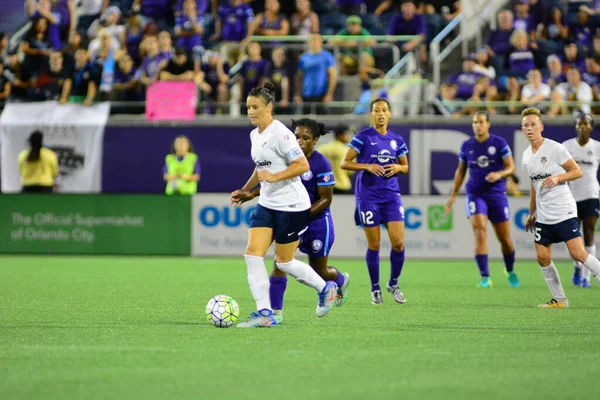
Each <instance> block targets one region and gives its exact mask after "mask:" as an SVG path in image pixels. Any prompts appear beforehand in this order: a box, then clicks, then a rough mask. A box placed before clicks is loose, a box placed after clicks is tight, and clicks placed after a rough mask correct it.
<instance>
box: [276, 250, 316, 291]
mask: <svg viewBox="0 0 600 400" xmlns="http://www.w3.org/2000/svg"><path fill="white" fill-rule="evenodd" d="M277 268H279V269H280V270H281V271H283V272H285V273H286V274H290V275H291V276H293V277H294V278H296V280H297V281H298V282H300V283H304V284H305V285H306V286H310V287H311V288H314V289H316V290H317V292H319V293H321V292H322V291H323V289H324V288H325V281H324V280H323V278H321V277H320V276H319V274H317V273H316V272H315V270H314V269H312V267H311V266H310V265H308V264H306V263H303V262H302V261H299V260H296V259H293V260H292V261H290V262H286V263H277ZM268 282H269V281H268V280H267V283H268ZM268 295H269V287H268V286H267V296H268Z"/></svg>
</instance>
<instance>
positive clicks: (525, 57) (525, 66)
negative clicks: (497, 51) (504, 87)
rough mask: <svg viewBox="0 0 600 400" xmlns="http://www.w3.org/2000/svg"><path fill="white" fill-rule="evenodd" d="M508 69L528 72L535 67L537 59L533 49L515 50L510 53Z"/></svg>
mask: <svg viewBox="0 0 600 400" xmlns="http://www.w3.org/2000/svg"><path fill="white" fill-rule="evenodd" d="M508 69H509V70H510V71H511V72H520V73H527V72H529V71H531V70H532V69H535V59H534V56H533V53H532V52H531V50H529V49H527V50H517V49H515V50H513V51H512V52H511V53H510V54H509V55H508Z"/></svg>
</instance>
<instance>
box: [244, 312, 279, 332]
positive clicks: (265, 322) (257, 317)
mask: <svg viewBox="0 0 600 400" xmlns="http://www.w3.org/2000/svg"><path fill="white" fill-rule="evenodd" d="M275 325H277V321H276V320H275V316H274V315H273V311H271V310H269V309H267V308H263V309H262V310H258V311H257V312H253V313H252V314H250V316H249V317H248V319H247V320H246V321H244V322H240V323H239V324H237V327H238V328H270V327H272V326H275Z"/></svg>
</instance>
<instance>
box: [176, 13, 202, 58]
mask: <svg viewBox="0 0 600 400" xmlns="http://www.w3.org/2000/svg"><path fill="white" fill-rule="evenodd" d="M196 24H197V25H199V26H204V17H202V16H200V15H199V16H197V17H196ZM175 26H176V27H178V28H179V29H181V31H182V32H193V31H194V25H193V24H192V22H191V21H190V17H188V16H187V15H182V16H180V17H177V19H176V21H175ZM177 44H178V45H179V46H181V47H183V48H184V49H186V50H187V51H188V52H189V51H192V49H193V48H194V47H196V46H202V35H201V34H197V35H191V36H181V37H180V38H179V40H178V41H177Z"/></svg>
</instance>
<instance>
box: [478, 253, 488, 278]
mask: <svg viewBox="0 0 600 400" xmlns="http://www.w3.org/2000/svg"><path fill="white" fill-rule="evenodd" d="M475 261H476V262H477V267H479V273H480V274H481V276H482V277H486V276H490V270H489V269H488V255H487V254H476V255H475Z"/></svg>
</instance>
